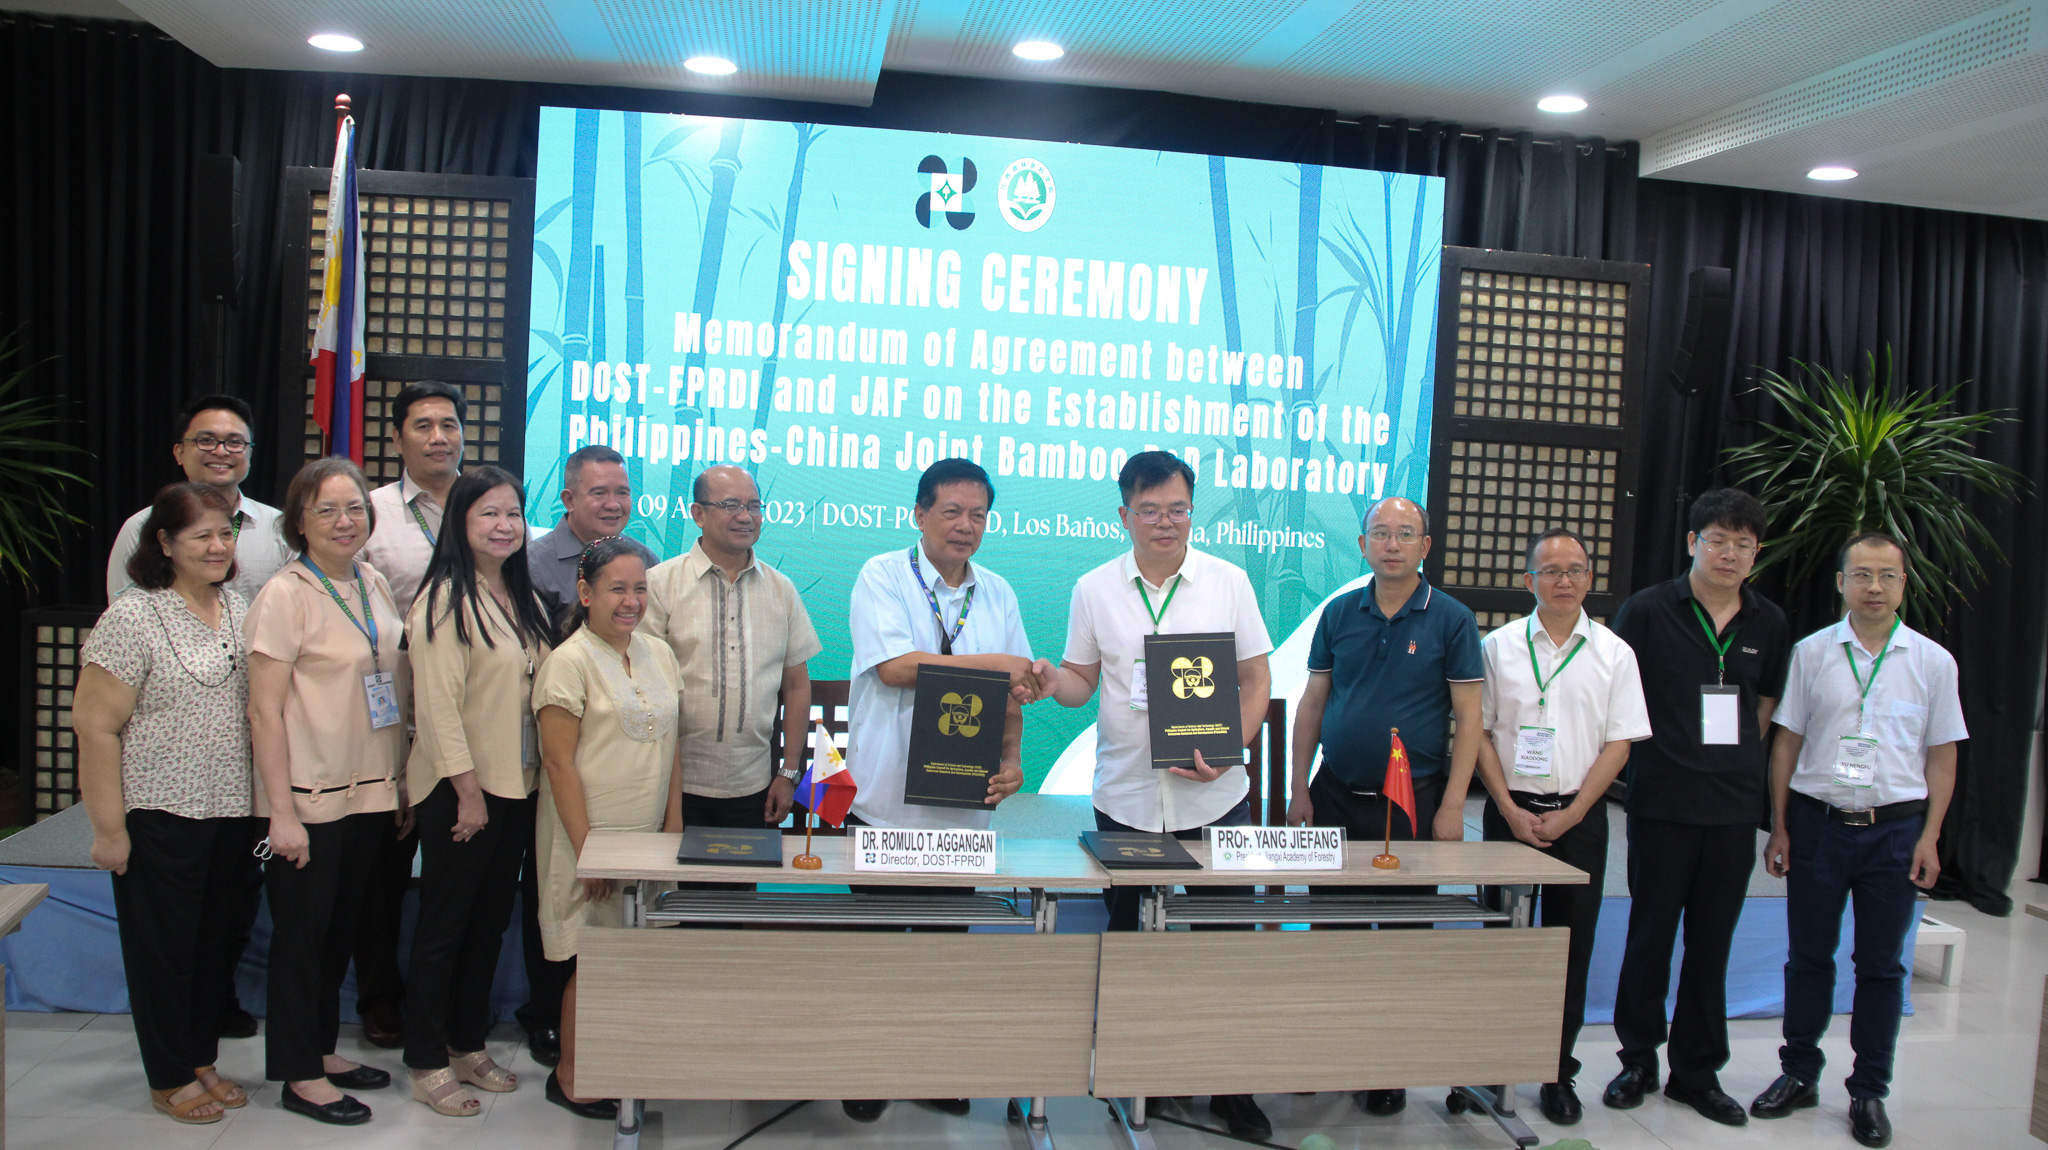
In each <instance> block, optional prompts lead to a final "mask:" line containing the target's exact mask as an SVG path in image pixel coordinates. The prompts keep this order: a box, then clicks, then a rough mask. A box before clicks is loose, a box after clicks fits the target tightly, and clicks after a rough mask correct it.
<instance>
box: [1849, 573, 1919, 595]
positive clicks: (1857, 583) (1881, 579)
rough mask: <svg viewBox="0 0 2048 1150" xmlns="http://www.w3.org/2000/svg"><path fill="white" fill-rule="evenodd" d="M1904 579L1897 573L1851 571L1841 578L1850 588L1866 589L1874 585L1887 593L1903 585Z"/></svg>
mask: <svg viewBox="0 0 2048 1150" xmlns="http://www.w3.org/2000/svg"><path fill="white" fill-rule="evenodd" d="M1905 581H1906V577H1905V576H1904V575H1901V574H1899V573H1898V572H1897V571H1851V572H1849V573H1848V574H1847V575H1846V576H1844V578H1843V582H1846V583H1847V584H1848V585H1849V586H1851V587H1868V586H1870V585H1871V584H1873V583H1875V584H1877V585H1878V586H1879V587H1882V588H1884V589H1885V590H1887V591H1889V590H1891V589H1892V588H1894V587H1897V586H1898V585H1899V584H1901V583H1904V582H1905Z"/></svg>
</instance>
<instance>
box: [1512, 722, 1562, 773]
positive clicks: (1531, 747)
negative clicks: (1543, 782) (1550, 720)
mask: <svg viewBox="0 0 2048 1150" xmlns="http://www.w3.org/2000/svg"><path fill="white" fill-rule="evenodd" d="M1556 751H1557V728H1555V727H1523V728H1521V729H1520V730H1518V731H1516V732H1515V773H1516V774H1518V775H1534V776H1537V777H1540V778H1546V779H1547V778H1549V777H1550V763H1551V759H1552V757H1553V756H1554V755H1555V754H1556Z"/></svg>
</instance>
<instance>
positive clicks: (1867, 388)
mask: <svg viewBox="0 0 2048 1150" xmlns="http://www.w3.org/2000/svg"><path fill="white" fill-rule="evenodd" d="M1792 366H1793V372H1792V375H1791V376H1789V377H1788V376H1784V375H1780V374H1779V373H1777V372H1774V371H1766V372H1764V373H1762V374H1761V375H1760V376H1758V377H1757V390H1758V391H1761V392H1762V393H1764V395H1765V396H1766V397H1768V398H1769V399H1770V400H1772V401H1773V402H1775V403H1776V404H1777V405H1778V407H1779V408H1780V409H1781V410H1782V411H1783V412H1784V416H1785V425H1784V426H1777V425H1770V424H1764V425H1761V427H1760V431H1759V434H1758V437H1757V439H1756V440H1755V441H1754V442H1752V443H1748V444H1744V445H1741V446H1738V447H1731V448H1728V449H1727V450H1726V451H1724V452H1723V458H1724V461H1725V462H1726V464H1727V466H1728V468H1729V470H1730V472H1731V474H1732V477H1733V479H1734V481H1735V482H1736V483H1738V484H1741V485H1743V486H1745V487H1748V488H1749V489H1750V490H1753V491H1756V492H1759V493H1760V497H1761V499H1762V500H1763V504H1764V509H1765V511H1766V512H1767V513H1768V514H1769V516H1770V522H1771V539H1770V545H1769V546H1767V547H1766V548H1765V549H1764V551H1763V554H1762V555H1761V556H1760V557H1759V559H1758V561H1757V571H1758V572H1759V573H1762V572H1764V571H1766V570H1772V569H1776V570H1778V571H1779V572H1780V574H1781V575H1782V577H1783V578H1784V579H1785V582H1786V586H1787V588H1788V590H1796V589H1799V588H1804V587H1807V586H1808V585H1809V584H1810V583H1811V582H1812V580H1813V577H1814V576H1815V575H1816V574H1817V573H1822V572H1826V571H1829V570H1832V565H1833V564H1834V562H1835V558H1836V555H1837V554H1838V553H1839V551H1840V550H1841V546H1842V544H1843V543H1844V542H1845V541H1847V540H1848V539H1850V538H1851V537H1853V536H1855V535H1857V534H1860V533H1862V532H1865V531H1883V532H1886V533H1887V534H1890V535H1892V536H1894V537H1895V538H1897V539H1899V540H1900V541H1901V542H1903V543H1904V545H1905V548H1906V552H1907V557H1908V559H1909V560H1910V561H1911V562H1912V566H1913V572H1914V582H1915V584H1916V588H1917V590H1916V593H1915V594H1914V595H1912V596H1911V597H1909V598H1908V599H1907V601H1906V609H1907V614H1908V615H1909V616H1912V617H1913V622H1914V623H1915V624H1916V625H1923V626H1924V625H1925V624H1927V623H1931V622H1934V621H1938V620H1940V619H1942V618H1943V617H1945V616H1946V614H1947V613H1948V611H1949V610H1950V609H1951V608H1953V607H1954V606H1955V605H1956V604H1957V603H1958V602H1960V601H1961V600H1962V599H1964V598H1965V597H1966V595H1967V593H1968V591H1969V589H1970V588H1971V587H1972V586H1973V585H1975V584H1976V583H1977V582H1978V581H1979V580H1981V579H1982V578H1983V577H1984V560H1985V559H1986V558H1990V559H1992V560H2000V561H2002V560H2003V559H2004V558H2005V555H2004V552H2003V551H2001V550H2000V548H1999V546H1998V542H1997V540H1996V539H1994V538H1993V537H1992V535H1991V532H1990V530H1989V529H1987V528H1986V527H1985V526H1984V523H1983V521H1982V520H1981V519H1979V518H1978V517H1977V515H1976V513H1975V512H1973V511H1972V510H1971V509H1970V506H1969V503H1968V497H1969V496H1970V495H1971V494H1979V495H1988V496H1991V497H1993V498H1995V499H1999V500H2002V501H2006V502H2011V501H2013V500H2016V499H2018V498H2019V497H2020V495H2021V494H2022V493H2023V492H2024V491H2025V489H2026V480H2025V479H2024V478H2022V477H2021V476H2020V474H2019V473H2018V472H2016V471H2014V470H2013V469H2011V468H2009V467H2006V466H2003V465H2001V464H1998V463H1994V462H1992V461H1990V460H1988V459H1984V458H1982V457H1980V456H1979V455H1978V454H1977V452H1976V448H1975V441H1976V439H1977V438H1978V437H1979V436H1980V435H1982V434H1983V433H1985V432H1986V431H1989V430H1990V429H1991V428H1992V427H1994V426H1996V425H1998V424H2000V423H2009V422H2011V421H2012V418H2011V416H2010V414H2009V413H2008V412H2007V411H2005V410H2003V409H1999V410H1992V411H1983V412H1974V413H1964V412H1960V411H1958V410H1956V406H1955V397H1956V393H1957V392H1958V391H1959V390H1961V387H1962V385H1961V384H1958V385H1956V386H1954V387H1950V388H1947V389H1945V390H1938V391H1912V390H1904V389H1901V388H1898V387H1896V386H1894V384H1893V380H1892V361H1891V353H1890V350H1889V349H1887V350H1886V351H1885V353H1884V354H1883V355H1882V356H1878V355H1875V354H1866V355H1865V357H1864V373H1863V378H1862V379H1861V380H1858V379H1856V378H1855V377H1854V376H1852V375H1850V374H1848V373H1840V372H1834V371H1830V370H1829V369H1827V368H1825V367H1822V366H1819V365H1817V364H1811V363H1803V362H1799V361H1794V362H1793V365H1792Z"/></svg>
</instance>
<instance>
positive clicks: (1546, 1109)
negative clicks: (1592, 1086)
mask: <svg viewBox="0 0 2048 1150" xmlns="http://www.w3.org/2000/svg"><path fill="white" fill-rule="evenodd" d="M1574 1085H1576V1084H1575V1083H1574V1082H1573V1081H1572V1080H1571V1079H1566V1080H1564V1081H1563V1082H1547V1083H1545V1084H1544V1086H1543V1089H1542V1090H1540V1091H1538V1092H1537V1095H1536V1097H1537V1100H1538V1104H1539V1105H1540V1106H1541V1107H1542V1108H1543V1116H1544V1117H1545V1118H1547V1119H1549V1120H1550V1121H1551V1122H1553V1123H1555V1124H1556V1125H1559V1126H1575V1125H1577V1124H1578V1121H1579V1119H1581V1118H1583V1117H1585V1115H1586V1108H1585V1107H1584V1106H1582V1105H1580V1103H1579V1092H1578V1091H1576V1090H1574V1089H1572V1087H1573V1086H1574Z"/></svg>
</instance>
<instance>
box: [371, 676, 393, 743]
mask: <svg viewBox="0 0 2048 1150" xmlns="http://www.w3.org/2000/svg"><path fill="white" fill-rule="evenodd" d="M363 697H364V698H365V699H367V700H368V701H369V704H370V729H371V730H375V731H381V730H383V729H384V728H386V727H388V726H391V725H392V724H394V723H396V722H398V682H397V680H396V679H394V678H393V677H392V675H391V672H389V671H378V672H377V673H376V674H374V675H364V676H363Z"/></svg>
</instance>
